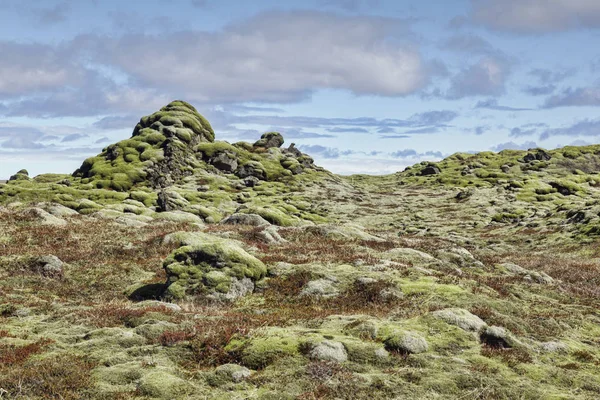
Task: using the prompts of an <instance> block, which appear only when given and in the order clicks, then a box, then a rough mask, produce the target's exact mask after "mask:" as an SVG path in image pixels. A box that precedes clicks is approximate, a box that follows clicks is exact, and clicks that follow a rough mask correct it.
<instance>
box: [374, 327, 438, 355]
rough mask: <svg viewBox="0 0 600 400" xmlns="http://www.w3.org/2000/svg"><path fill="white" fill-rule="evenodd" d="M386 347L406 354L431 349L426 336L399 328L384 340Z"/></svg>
mask: <svg viewBox="0 0 600 400" xmlns="http://www.w3.org/2000/svg"><path fill="white" fill-rule="evenodd" d="M384 344H385V347H386V348H387V349H388V350H391V351H398V352H400V353H404V354H420V353H425V352H426V351H427V350H429V345H428V344H427V341H426V340H425V338H424V337H423V336H421V335H419V334H418V333H416V332H411V331H402V330H397V331H394V332H392V333H391V334H390V335H388V336H387V338H386V339H385V340H384Z"/></svg>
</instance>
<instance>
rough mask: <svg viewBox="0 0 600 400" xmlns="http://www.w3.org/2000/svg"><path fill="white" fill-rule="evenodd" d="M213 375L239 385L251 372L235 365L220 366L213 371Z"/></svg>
mask: <svg viewBox="0 0 600 400" xmlns="http://www.w3.org/2000/svg"><path fill="white" fill-rule="evenodd" d="M215 374H216V375H217V376H219V377H221V378H224V379H226V380H228V381H231V382H234V383H239V382H242V381H244V380H246V379H247V378H249V377H250V375H251V374H252V371H250V370H249V369H248V368H246V367H243V366H241V365H237V364H225V365H220V366H218V367H217V369H215Z"/></svg>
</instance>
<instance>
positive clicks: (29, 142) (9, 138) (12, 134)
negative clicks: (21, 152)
mask: <svg viewBox="0 0 600 400" xmlns="http://www.w3.org/2000/svg"><path fill="white" fill-rule="evenodd" d="M43 137H44V133H43V132H42V131H41V130H39V129H37V128H32V127H26V126H11V125H1V126H0V147H2V148H4V149H41V148H44V147H45V145H44V144H42V143H39V141H40V140H41V139H42V138H43Z"/></svg>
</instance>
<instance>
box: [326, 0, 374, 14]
mask: <svg viewBox="0 0 600 400" xmlns="http://www.w3.org/2000/svg"><path fill="white" fill-rule="evenodd" d="M380 3H381V0H320V1H319V5H321V6H325V7H327V6H329V7H333V8H339V9H342V10H344V11H350V12H356V11H359V10H361V9H362V8H365V7H368V8H369V9H373V8H375V7H377V6H378V5H379V4H380Z"/></svg>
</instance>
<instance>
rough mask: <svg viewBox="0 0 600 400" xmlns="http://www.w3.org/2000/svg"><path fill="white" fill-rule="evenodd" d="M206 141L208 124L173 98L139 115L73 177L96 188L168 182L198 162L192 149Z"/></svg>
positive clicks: (209, 139) (124, 188) (121, 188)
mask: <svg viewBox="0 0 600 400" xmlns="http://www.w3.org/2000/svg"><path fill="white" fill-rule="evenodd" d="M212 141H214V132H213V130H212V127H211V126H210V123H209V122H208V121H207V120H206V119H205V118H204V117H202V116H201V115H200V114H199V113H198V111H196V109H195V108H194V107H193V106H191V105H190V104H188V103H186V102H183V101H173V102H171V103H169V104H168V105H167V106H165V107H163V108H162V109H161V110H160V111H157V112H155V113H154V114H151V115H148V116H145V117H143V118H142V119H141V120H140V122H139V123H138V124H137V125H136V127H135V129H134V130H133V135H132V137H131V138H130V139H127V140H123V141H120V142H118V143H116V144H113V145H110V146H108V147H107V148H105V149H104V151H103V152H102V153H101V154H100V155H98V156H96V157H92V158H88V159H87V160H85V161H84V162H83V164H82V165H81V167H80V168H79V169H78V170H77V171H75V173H74V174H73V175H74V176H75V177H81V178H82V179H84V180H87V181H88V182H91V183H93V184H94V185H95V187H97V188H99V189H101V188H105V189H106V188H110V189H114V190H118V191H127V190H130V189H131V188H132V187H133V186H134V185H136V184H140V183H145V184H146V185H147V186H151V187H154V188H157V187H164V186H169V185H171V184H173V183H174V182H175V181H177V180H178V179H179V178H181V177H183V176H187V175H191V174H192V172H193V168H194V167H197V166H198V161H197V159H196V156H195V154H194V151H193V147H194V146H195V145H197V144H199V143H201V142H212Z"/></svg>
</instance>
